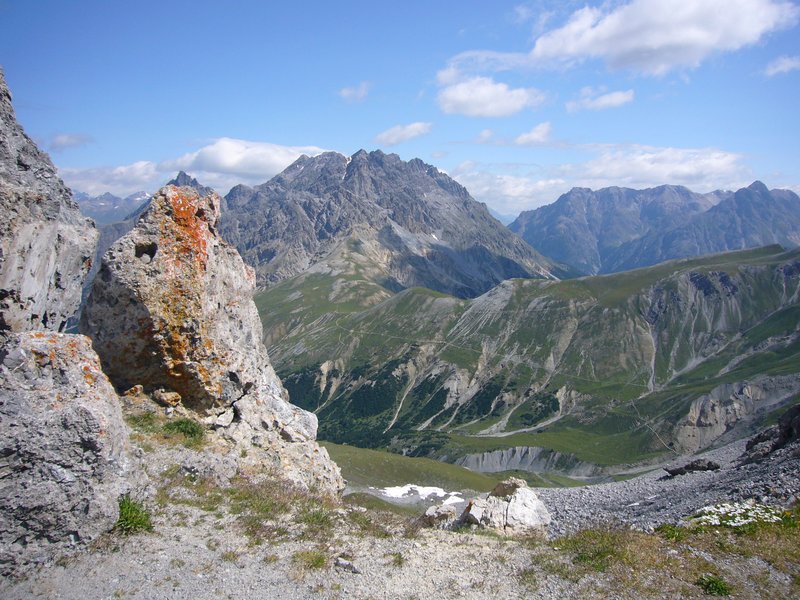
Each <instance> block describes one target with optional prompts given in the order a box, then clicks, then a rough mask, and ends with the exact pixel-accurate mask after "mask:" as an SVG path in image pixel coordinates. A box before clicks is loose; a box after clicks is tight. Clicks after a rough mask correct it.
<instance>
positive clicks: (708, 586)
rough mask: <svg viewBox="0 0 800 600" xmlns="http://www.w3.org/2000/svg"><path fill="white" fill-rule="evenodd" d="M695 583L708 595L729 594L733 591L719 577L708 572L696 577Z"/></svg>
mask: <svg viewBox="0 0 800 600" xmlns="http://www.w3.org/2000/svg"><path fill="white" fill-rule="evenodd" d="M695 585H697V586H698V587H699V588H700V589H701V590H703V592H705V593H706V594H708V595H709V596H730V595H731V592H732V591H733V590H731V586H729V585H728V584H727V583H725V581H724V580H723V579H722V578H721V577H717V576H716V575H710V574H706V575H701V576H700V577H698V578H697V581H695Z"/></svg>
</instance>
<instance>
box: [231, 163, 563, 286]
mask: <svg viewBox="0 0 800 600" xmlns="http://www.w3.org/2000/svg"><path fill="white" fill-rule="evenodd" d="M226 202H227V208H228V210H227V211H226V212H224V213H223V216H222V220H221V222H220V228H221V231H222V235H223V237H225V238H226V239H227V240H229V241H230V242H231V243H233V244H235V245H236V246H237V247H238V248H239V250H240V252H241V253H242V256H243V257H244V258H245V260H246V261H248V262H249V263H250V264H252V265H253V266H254V267H255V269H256V273H257V276H258V280H259V284H261V285H265V284H269V283H274V282H278V281H281V280H282V279H285V278H287V277H290V276H293V275H296V274H298V273H300V272H302V271H304V270H306V269H307V268H309V267H311V266H313V265H314V264H316V263H318V262H320V261H324V260H326V258H327V257H329V256H330V255H331V253H332V252H334V251H335V249H336V248H337V247H338V246H339V245H340V244H342V243H344V242H345V240H346V239H348V238H349V237H350V236H353V235H357V236H358V237H359V239H361V241H364V242H367V247H369V248H372V249H373V251H372V254H371V257H370V260H372V262H373V263H374V264H376V265H377V266H378V268H379V269H381V270H383V275H382V276H380V277H379V279H380V280H382V281H385V282H390V284H391V287H392V289H397V288H398V287H399V288H402V287H413V286H424V287H431V288H433V289H436V290H439V291H443V292H447V293H452V294H456V295H458V296H474V295H477V294H479V293H482V292H484V291H486V290H487V289H489V288H490V287H491V286H492V285H494V284H496V283H499V282H500V281H502V280H504V279H507V278H510V277H531V276H533V277H542V276H545V277H549V276H551V274H550V269H551V268H552V265H551V263H550V262H549V261H548V260H547V259H545V258H543V257H542V256H540V255H538V254H537V253H536V252H534V251H532V250H531V248H530V247H528V246H527V245H525V244H524V243H522V242H521V240H519V239H518V238H517V237H516V236H514V235H512V234H510V233H509V232H508V230H507V229H506V228H504V227H503V226H502V225H501V224H500V223H499V222H498V221H496V220H495V219H494V218H493V217H492V216H491V215H490V214H489V212H488V210H487V209H486V207H485V206H484V205H482V204H480V203H478V202H476V201H475V200H473V199H472V198H471V197H470V196H469V194H468V193H467V191H466V190H465V189H464V188H463V187H462V186H460V185H459V184H458V183H456V182H455V181H453V180H452V179H450V178H449V177H448V176H447V175H445V174H444V173H441V172H439V171H438V170H437V169H436V168H435V167H433V166H431V165H428V164H426V163H424V162H423V161H421V160H419V159H414V160H412V161H409V162H406V161H404V160H402V159H401V158H400V157H399V156H398V155H396V154H385V153H384V152H381V151H380V150H375V151H372V152H367V151H366V150H363V149H362V150H359V151H358V152H356V153H354V154H353V155H352V156H351V157H350V158H349V159H348V158H347V157H345V156H343V155H341V154H338V153H336V152H325V153H323V154H320V155H318V156H314V157H306V156H303V157H300V158H299V159H298V160H297V161H295V162H294V163H293V164H292V165H290V166H289V167H288V168H287V169H286V170H285V171H283V172H282V173H280V174H278V175H276V176H275V177H274V178H273V179H271V180H270V181H268V182H266V183H265V184H263V185H260V186H257V187H255V188H252V191H250V190H248V189H246V188H237V189H235V190H232V191H231V193H230V194H228V196H227V197H226ZM356 232H357V233H356Z"/></svg>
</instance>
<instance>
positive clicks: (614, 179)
mask: <svg viewBox="0 0 800 600" xmlns="http://www.w3.org/2000/svg"><path fill="white" fill-rule="evenodd" d="M742 159H743V156H742V155H741V154H736V153H734V152H727V151H725V150H719V149H716V148H661V147H653V146H641V145H629V146H608V147H600V154H599V156H597V157H595V158H593V159H591V160H589V161H587V162H585V163H581V164H577V165H567V166H565V167H564V168H562V170H561V172H562V175H564V176H570V175H571V178H574V179H575V180H576V181H577V182H578V184H579V185H585V186H587V187H592V188H598V187H607V186H612V185H618V186H625V187H633V188H642V187H653V186H657V185H662V184H667V183H668V184H677V185H685V186H686V187H688V188H690V189H692V190H693V191H697V192H708V191H712V190H715V189H721V188H726V189H729V188H735V187H740V186H741V185H744V184H745V183H746V182H747V181H748V179H750V178H751V177H752V175H751V174H750V172H749V170H748V169H747V167H746V166H745V165H744V164H743V162H742Z"/></svg>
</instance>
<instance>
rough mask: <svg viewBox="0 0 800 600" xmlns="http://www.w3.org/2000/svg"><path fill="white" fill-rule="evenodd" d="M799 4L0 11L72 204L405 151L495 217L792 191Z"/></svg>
mask: <svg viewBox="0 0 800 600" xmlns="http://www.w3.org/2000/svg"><path fill="white" fill-rule="evenodd" d="M799 23H800V5H798V3H796V2H790V1H788V0H693V1H678V0H673V1H668V0H625V1H613V0H611V1H608V2H588V3H584V2H572V1H570V0H566V1H562V2H551V1H545V0H531V1H527V2H522V1H517V2H501V1H491V2H490V1H486V0H482V1H477V0H459V1H449V0H438V1H436V2H422V1H416V0H405V1H404V2H375V1H374V0H372V1H370V2H361V1H347V0H341V1H339V2H328V1H325V2H322V1H313V0H312V1H307V2H304V3H288V2H282V3H276V2H255V1H253V2H249V1H244V0H231V1H229V2H225V3H223V2H211V1H202V0H194V1H191V2H188V1H170V0H161V1H159V2H151V1H146V0H138V1H137V2H115V1H94V0H83V1H70V0H59V1H56V0H52V1H45V0H41V1H39V0H0V65H2V67H3V68H4V70H5V76H6V80H7V82H8V84H9V86H10V88H11V91H12V94H13V97H14V105H15V107H16V111H17V118H18V120H19V121H20V122H21V123H22V124H23V126H24V127H25V129H26V131H27V133H28V134H29V135H31V136H32V137H33V138H34V139H36V140H37V142H38V143H39V144H40V145H41V146H42V147H43V148H44V149H46V150H48V151H49V152H50V154H51V156H52V158H53V161H54V162H55V163H56V165H57V166H58V167H59V169H60V172H61V174H62V177H63V178H64V179H65V181H66V182H67V183H68V184H69V185H71V186H72V187H73V188H74V189H77V190H81V191H86V192H89V193H94V194H98V193H101V192H104V191H111V192H112V193H115V194H118V195H126V194H129V193H132V192H134V191H137V190H142V189H144V190H148V191H153V190H155V189H156V188H157V187H158V186H159V185H161V184H163V183H164V182H165V181H166V180H167V179H169V178H170V177H172V176H173V175H174V173H175V172H176V171H177V170H178V169H184V170H186V171H188V172H190V173H191V174H193V175H195V176H196V177H198V179H199V180H200V181H201V182H202V183H204V184H206V185H211V186H214V187H216V188H217V189H218V190H219V191H220V192H222V193H225V192H227V191H228V189H229V188H230V187H231V186H232V185H234V184H235V183H239V182H242V183H248V184H257V183H263V182H264V181H266V180H268V179H269V178H270V177H271V176H273V175H275V174H276V173H277V172H279V171H280V170H282V169H283V168H284V167H286V166H287V165H288V164H289V163H290V162H292V161H293V160H294V159H295V158H296V157H297V156H299V154H300V153H306V154H313V153H316V152H320V151H322V150H335V151H338V152H342V153H344V154H352V153H353V152H355V151H356V150H358V149H360V148H365V149H367V150H371V149H375V148H380V149H382V150H384V151H386V152H396V153H397V154H399V155H400V156H401V157H402V158H404V159H406V160H408V159H411V158H414V157H419V158H421V159H423V160H424V161H425V162H428V163H431V164H434V165H436V166H437V167H438V168H439V169H441V170H443V171H445V172H447V173H449V174H450V175H451V176H453V177H455V178H456V179H457V180H458V181H460V182H461V183H462V184H464V185H465V186H466V187H467V189H469V191H470V192H471V193H472V195H473V196H474V197H475V198H476V199H478V200H480V201H483V202H486V203H487V204H488V205H489V206H490V207H492V208H494V209H495V210H497V211H498V212H500V213H504V214H516V213H518V212H519V211H520V210H523V209H528V208H533V207H535V206H539V205H541V204H547V203H550V202H552V201H554V200H555V199H556V198H557V197H558V195H559V194H561V193H563V192H565V191H567V190H569V189H570V188H571V187H573V186H576V185H579V186H586V187H592V188H599V187H605V186H610V185H620V186H628V187H636V188H639V187H648V186H654V185H660V184H664V183H671V184H682V185H686V186H688V187H689V188H691V189H694V190H696V191H710V190H712V189H717V188H726V189H736V188H738V187H741V186H743V185H748V184H749V183H750V182H752V181H753V180H754V179H761V180H762V181H764V182H765V183H766V184H767V185H768V186H769V187H788V188H792V189H794V190H796V191H800V143H798V140H799V139H800V135H799V134H800V117H799V116H798V106H800V101H799V100H798V97H799V96H800V27H798V24H799Z"/></svg>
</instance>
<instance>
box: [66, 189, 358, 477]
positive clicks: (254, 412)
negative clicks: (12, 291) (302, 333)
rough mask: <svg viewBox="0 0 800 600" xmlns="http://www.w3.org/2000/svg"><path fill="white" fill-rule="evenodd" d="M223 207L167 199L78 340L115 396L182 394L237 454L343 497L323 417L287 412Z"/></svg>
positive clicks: (157, 200)
mask: <svg viewBox="0 0 800 600" xmlns="http://www.w3.org/2000/svg"><path fill="white" fill-rule="evenodd" d="M220 203H221V200H220V197H219V196H218V195H217V194H216V193H213V192H212V193H210V194H208V195H206V196H203V197H201V196H200V194H198V192H197V191H196V190H194V189H192V188H188V187H182V188H179V187H175V186H166V187H165V188H163V189H162V190H160V191H159V192H158V193H157V194H156V195H155V196H154V197H153V199H152V201H151V204H150V206H149V208H148V209H147V210H146V211H145V213H144V214H143V215H142V217H141V218H140V219H139V221H138V223H137V225H136V227H135V228H134V229H133V230H132V231H131V232H130V233H128V234H127V235H125V236H124V237H122V238H121V239H119V240H118V241H117V242H116V243H114V244H113V245H112V246H111V248H110V249H109V251H108V252H107V253H106V255H105V256H104V257H103V261H102V265H101V268H100V271H99V273H98V275H97V277H96V278H95V280H94V283H93V286H92V291H91V294H90V296H89V299H88V301H87V304H86V307H85V309H84V311H83V316H82V319H81V324H80V326H81V330H82V331H83V332H86V333H87V334H88V335H90V336H91V337H92V339H93V343H94V347H95V349H96V350H97V352H98V354H99V355H100V358H101V360H102V362H103V369H104V370H105V372H106V373H107V374H108V375H109V377H110V378H111V380H112V382H113V383H114V385H115V386H116V387H117V389H118V390H120V391H122V390H125V389H128V388H130V387H132V386H134V385H137V384H140V385H142V386H143V387H144V389H145V391H148V392H152V391H156V390H159V389H163V390H166V391H169V392H175V393H178V394H179V395H180V398H181V402H182V404H183V406H184V407H186V408H187V409H189V410H191V411H193V412H195V413H196V414H197V415H198V416H200V417H201V418H204V419H206V421H207V422H208V423H209V424H211V425H213V426H214V427H216V428H217V430H218V433H219V435H220V436H221V437H222V438H224V439H225V440H227V441H228V442H230V443H231V444H233V445H234V446H236V452H241V450H242V448H241V446H242V445H243V444H244V445H246V446H247V450H248V452H247V455H248V457H250V462H257V460H259V459H258V458H257V457H259V456H260V459H261V460H265V461H267V462H268V463H270V462H271V463H272V464H273V466H275V467H277V469H278V471H279V472H280V474H281V475H283V476H285V477H287V478H289V479H292V480H294V481H296V482H298V483H301V484H304V485H306V486H310V485H313V484H319V485H321V487H323V488H327V489H329V490H331V491H338V490H339V489H341V488H342V487H343V483H342V480H341V476H340V475H339V471H338V468H337V467H336V465H335V464H334V463H333V462H332V461H330V459H329V458H328V456H327V453H326V451H325V450H324V449H322V448H320V447H319V446H317V444H316V443H315V442H314V439H315V436H316V429H317V419H316V417H315V416H314V415H313V414H311V413H309V412H306V411H304V410H301V409H299V408H297V407H295V406H293V405H291V404H289V402H288V395H287V393H286V391H285V390H284V388H283V386H282V385H281V382H280V380H279V379H278V377H277V376H276V375H275V372H274V370H273V369H272V366H271V364H270V362H269V357H268V356H267V351H266V348H265V347H264V345H263V343H262V342H261V322H260V320H259V317H258V312H257V311H256V308H255V304H254V303H253V300H252V293H253V290H254V285H255V276H254V273H253V270H252V269H251V268H249V267H247V266H245V264H244V263H243V262H242V259H241V257H240V256H239V253H238V252H237V251H236V249H235V248H233V247H231V246H229V245H228V244H226V243H225V242H224V241H223V240H222V239H221V238H220V237H219V236H218V235H217V221H218V219H219V210H220ZM253 449H255V451H253V452H251V450H253ZM258 449H261V450H262V451H263V452H262V453H261V454H259V452H258V451H257V450H258ZM231 451H233V450H232V448H231ZM264 455H266V456H264Z"/></svg>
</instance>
